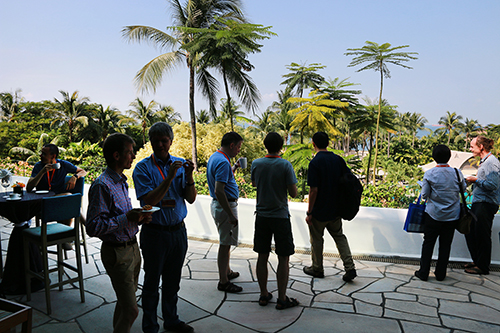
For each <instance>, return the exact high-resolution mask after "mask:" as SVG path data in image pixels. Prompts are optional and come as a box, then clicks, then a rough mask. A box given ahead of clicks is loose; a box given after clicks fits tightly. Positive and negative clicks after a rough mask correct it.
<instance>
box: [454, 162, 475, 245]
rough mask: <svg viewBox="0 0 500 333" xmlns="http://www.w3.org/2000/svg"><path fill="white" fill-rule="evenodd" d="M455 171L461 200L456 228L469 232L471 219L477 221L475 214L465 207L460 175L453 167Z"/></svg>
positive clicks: (460, 231)
mask: <svg viewBox="0 0 500 333" xmlns="http://www.w3.org/2000/svg"><path fill="white" fill-rule="evenodd" d="M455 173H456V174H457V180H458V187H459V188H460V196H461V197H462V202H461V203H460V218H459V219H458V222H457V226H456V229H457V230H458V232H459V233H461V234H464V235H466V234H468V233H469V232H470V225H471V223H472V221H473V220H474V221H477V218H476V215H474V213H473V212H472V211H471V210H470V209H469V207H467V202H465V196H464V188H463V186H462V182H461V181H460V175H459V174H458V170H457V169H456V168H455Z"/></svg>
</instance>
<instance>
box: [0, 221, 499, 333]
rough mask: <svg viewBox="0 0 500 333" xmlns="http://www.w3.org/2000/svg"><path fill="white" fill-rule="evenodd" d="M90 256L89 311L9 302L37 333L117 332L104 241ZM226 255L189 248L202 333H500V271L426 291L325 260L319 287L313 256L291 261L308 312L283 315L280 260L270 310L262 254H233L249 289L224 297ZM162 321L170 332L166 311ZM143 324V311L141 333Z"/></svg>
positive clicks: (192, 298)
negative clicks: (260, 268)
mask: <svg viewBox="0 0 500 333" xmlns="http://www.w3.org/2000/svg"><path fill="white" fill-rule="evenodd" d="M11 230H12V224H10V223H9V222H7V221H5V220H1V219H0V232H1V236H2V249H3V254H4V255H5V251H6V249H7V242H8V235H9V234H10V232H11ZM351 237H352V236H351ZM88 249H89V252H90V256H91V258H90V263H89V264H84V276H85V281H84V283H85V291H86V293H85V297H86V301H85V303H81V302H80V297H79V292H78V289H77V288H72V287H71V286H68V287H67V288H66V289H65V290H63V291H62V292H60V291H58V290H57V289H54V290H52V291H51V299H52V315H50V316H47V315H46V314H45V312H44V311H45V296H44V292H43V290H42V291H39V292H37V293H34V294H33V295H32V300H31V301H30V302H27V301H26V296H23V295H19V296H7V298H8V299H11V300H14V301H17V302H20V303H24V304H27V305H29V306H31V307H32V308H33V309H34V311H33V332H35V333H41V332H47V333H48V332H50V333H58V332H64V333H68V332H70V333H72V332H75V333H76V332H86V333H89V332H100V333H101V332H112V316H113V310H114V307H115V303H116V298H115V295H114V292H113V289H112V287H111V283H110V280H109V278H108V277H107V275H106V272H105V270H104V267H103V265H102V263H101V260H100V254H99V252H100V241H99V240H98V239H96V238H91V239H88ZM217 249H218V245H217V244H216V243H212V242H205V241H199V240H193V239H190V240H189V249H188V254H187V257H186V261H185V266H184V269H183V273H182V283H181V289H180V292H179V296H180V298H179V306H178V312H179V315H180V318H181V319H182V320H184V321H186V322H187V323H189V324H190V325H192V326H193V327H194V329H195V332H244V333H246V332H249V333H250V332H301V333H302V332H307V331H309V332H332V331H335V332H499V331H500V273H498V272H492V273H491V274H490V275H486V276H471V275H468V274H465V273H464V272H463V270H462V269H453V268H450V269H449V270H448V277H447V278H446V279H445V280H444V281H442V282H438V281H436V280H435V279H434V277H433V276H432V274H431V277H430V278H429V281H427V282H422V281H420V280H419V279H417V278H416V277H414V276H413V273H414V271H415V270H416V269H417V267H416V266H414V265H404V264H396V263H388V262H376V261H364V260H363V261H356V267H357V272H358V277H357V278H356V279H355V280H354V281H353V282H351V283H345V282H343V281H342V274H343V270H342V262H341V261H340V259H337V258H333V257H325V269H326V270H325V275H326V276H325V278H323V279H317V278H311V277H310V276H307V275H305V274H304V273H303V272H302V268H303V267H304V266H308V265H310V264H311V259H310V256H309V255H306V254H295V255H294V256H292V257H291V258H290V266H291V267H290V281H289V290H288V296H290V297H294V298H297V299H298V300H299V301H300V306H298V307H295V308H291V309H287V310H283V311H279V310H276V309H275V308H274V306H275V299H276V296H277V291H276V289H277V286H276V278H275V276H274V271H275V270H276V266H277V259H276V256H274V255H271V256H270V261H269V267H270V276H269V286H270V288H269V289H270V291H271V292H272V293H273V295H274V297H273V300H272V301H271V303H270V304H269V305H268V306H266V307H262V306H259V305H258V302H257V301H258V298H259V288H258V285H257V279H256V277H255V264H256V258H257V256H256V253H254V252H253V251H252V249H251V248H250V247H245V246H240V247H237V248H235V249H234V250H233V251H232V254H231V266H232V269H233V270H235V271H239V272H240V274H241V276H240V277H239V278H237V279H236V280H235V282H236V283H237V284H238V285H241V286H242V287H243V289H244V290H243V292H242V293H239V294H225V293H223V292H220V291H218V290H217V288H216V286H217V266H216V256H217ZM68 254H69V255H70V256H71V254H73V255H74V252H73V251H70V252H68ZM69 260H71V258H70V259H69ZM73 260H74V257H73ZM83 262H85V261H84V260H83ZM51 278H53V279H57V276H53V277H51ZM141 281H142V275H141ZM140 283H141V282H140ZM140 289H141V285H139V290H138V291H137V297H138V300H139V304H140V295H141V290H140ZM159 309H160V308H159ZM159 315H160V317H159V319H160V325H161V311H160V310H159ZM141 318H142V312H141V313H140V314H139V317H138V319H137V320H136V322H135V324H134V327H133V330H132V331H133V332H141ZM162 331H163V330H161V332H162Z"/></svg>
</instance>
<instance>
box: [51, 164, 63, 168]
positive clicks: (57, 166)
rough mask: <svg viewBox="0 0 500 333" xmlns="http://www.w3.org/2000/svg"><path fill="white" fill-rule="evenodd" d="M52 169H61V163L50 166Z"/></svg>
mask: <svg viewBox="0 0 500 333" xmlns="http://www.w3.org/2000/svg"><path fill="white" fill-rule="evenodd" d="M52 167H53V168H54V169H60V168H61V163H54V164H52Z"/></svg>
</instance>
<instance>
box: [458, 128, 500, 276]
mask: <svg viewBox="0 0 500 333" xmlns="http://www.w3.org/2000/svg"><path fill="white" fill-rule="evenodd" d="M493 144H494V141H493V140H491V139H487V138H485V137H484V136H478V137H476V138H474V139H472V141H471V143H470V151H471V152H472V154H473V155H474V156H479V157H480V158H481V164H480V165H479V169H478V170H477V176H475V177H474V176H469V177H467V181H468V182H470V183H473V184H474V185H473V192H472V194H473V199H472V208H471V209H472V212H473V213H474V214H475V215H476V217H477V222H475V221H472V223H471V226H470V233H469V234H467V235H465V239H466V240H467V247H468V248H469V252H470V255H471V258H472V261H473V262H472V263H469V264H467V265H465V272H466V273H469V274H489V272H490V262H491V227H492V225H493V219H494V218H495V214H496V212H497V211H498V205H499V204H500V162H499V161H498V159H497V158H496V157H495V156H494V155H493V154H492V153H491V150H492V149H493Z"/></svg>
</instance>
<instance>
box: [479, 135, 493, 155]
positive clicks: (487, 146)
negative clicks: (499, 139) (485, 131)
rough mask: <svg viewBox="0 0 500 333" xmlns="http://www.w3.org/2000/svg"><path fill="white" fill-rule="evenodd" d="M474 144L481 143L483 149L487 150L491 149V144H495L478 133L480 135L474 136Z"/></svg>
mask: <svg viewBox="0 0 500 333" xmlns="http://www.w3.org/2000/svg"><path fill="white" fill-rule="evenodd" d="M476 144H477V145H483V148H484V150H485V151H487V152H489V151H491V150H492V149H493V145H494V144H495V141H494V140H492V139H488V138H486V137H484V136H482V135H480V136H477V137H476Z"/></svg>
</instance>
